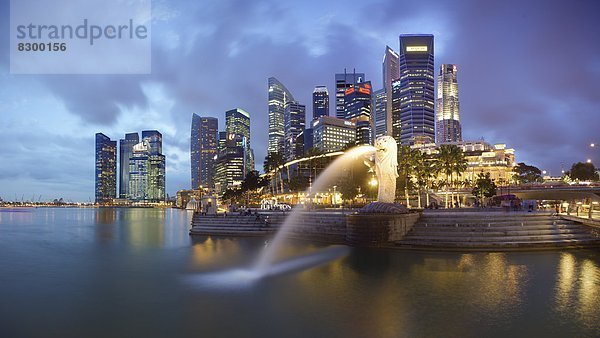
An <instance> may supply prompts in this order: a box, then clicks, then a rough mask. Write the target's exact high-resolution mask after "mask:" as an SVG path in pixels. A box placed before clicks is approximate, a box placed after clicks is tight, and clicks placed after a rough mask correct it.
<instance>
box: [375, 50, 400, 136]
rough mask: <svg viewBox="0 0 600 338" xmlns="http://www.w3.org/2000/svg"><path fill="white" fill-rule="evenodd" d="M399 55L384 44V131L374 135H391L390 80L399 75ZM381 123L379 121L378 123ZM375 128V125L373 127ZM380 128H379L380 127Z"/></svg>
mask: <svg viewBox="0 0 600 338" xmlns="http://www.w3.org/2000/svg"><path fill="white" fill-rule="evenodd" d="M399 58H400V56H399V55H398V53H396V51H394V50H393V49H392V48H391V47H390V46H385V54H384V55H383V63H382V68H383V69H382V70H383V71H382V74H383V90H384V92H385V93H386V99H385V103H386V108H385V111H384V113H385V128H386V130H385V133H384V132H382V131H381V130H380V133H379V134H377V131H375V133H376V135H378V136H381V135H392V82H393V81H394V80H396V79H398V78H399V77H400V65H399V62H400V60H399ZM376 121H377V120H376ZM380 125H381V123H380ZM375 129H377V127H375ZM380 129H381V128H380Z"/></svg>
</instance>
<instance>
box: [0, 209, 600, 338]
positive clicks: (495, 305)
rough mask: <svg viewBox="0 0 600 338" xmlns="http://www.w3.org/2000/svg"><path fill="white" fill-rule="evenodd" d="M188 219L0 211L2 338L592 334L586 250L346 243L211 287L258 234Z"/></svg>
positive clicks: (597, 272)
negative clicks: (319, 257)
mask: <svg viewBox="0 0 600 338" xmlns="http://www.w3.org/2000/svg"><path fill="white" fill-rule="evenodd" d="M190 220H191V214H189V213H187V212H186V211H182V210H175V209H164V210H160V209H134V208H131V209H125V208H123V209H119V208H100V209H93V208H89V209H76V208H55V209H53V208H38V209H20V210H15V209H0V302H1V303H2V306H0V336H1V337H42V336H43V337H47V336H60V337H114V336H119V337H137V336H145V337H165V336H168V337H316V336H322V337H334V336H335V337H418V336H434V337H442V336H444V337H447V336H460V337H477V336H486V337H505V336H546V337H566V336H577V337H593V336H596V335H597V333H598V332H600V253H599V252H598V250H571V251H541V252H509V253H461V252H412V251H391V250H372V249H356V248H349V249H348V250H350V252H349V254H347V255H345V256H344V257H342V258H338V259H334V260H332V261H331V262H328V263H324V264H319V265H315V266H314V267H312V268H311V267H309V268H306V267H307V266H306V264H305V262H301V261H295V263H297V264H304V265H305V266H304V267H303V268H302V269H288V268H287V267H286V268H285V269H283V267H281V268H282V270H281V271H282V273H277V274H273V275H271V276H268V277H267V278H263V279H259V280H254V281H253V282H251V283H247V284H240V283H235V284H234V285H231V286H230V287H226V286H223V287H215V285H198V284H197V283H193V279H194V277H195V276H198V275H205V274H207V273H210V272H218V271H229V273H231V274H236V273H238V274H239V276H238V277H239V278H249V279H252V276H247V275H245V273H246V272H244V271H237V272H235V268H236V267H240V266H249V265H251V264H253V262H254V261H255V259H256V257H257V255H258V253H259V252H260V251H261V250H262V249H263V248H264V246H265V239H264V238H227V237H197V238H196V237H194V238H191V237H189V235H188V229H189V225H190ZM322 250H329V247H328V246H326V245H316V244H311V243H307V242H288V243H286V245H285V246H284V247H282V248H281V251H282V253H281V254H282V255H283V256H288V257H309V258H310V257H313V256H311V253H315V252H322ZM331 250H332V252H334V251H335V250H337V249H335V248H332V249H331ZM315 257H316V256H315ZM228 269H229V270H228ZM217 277H218V276H217ZM228 278H229V277H228ZM190 280H191V281H192V282H191V283H190ZM203 282H204V283H211V281H210V280H207V279H203ZM212 283H221V284H222V279H220V278H215V279H214V280H213V281H212Z"/></svg>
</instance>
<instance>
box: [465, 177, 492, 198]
mask: <svg viewBox="0 0 600 338" xmlns="http://www.w3.org/2000/svg"><path fill="white" fill-rule="evenodd" d="M496 191H497V187H496V183H494V181H493V180H492V179H491V178H490V173H485V174H484V173H479V174H477V180H476V182H475V187H474V188H473V190H472V191H471V193H472V194H473V195H474V196H476V197H478V198H480V199H483V197H492V196H494V195H496Z"/></svg>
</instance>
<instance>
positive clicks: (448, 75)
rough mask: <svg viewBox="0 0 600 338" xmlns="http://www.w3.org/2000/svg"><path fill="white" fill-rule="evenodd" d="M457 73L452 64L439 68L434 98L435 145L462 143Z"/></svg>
mask: <svg viewBox="0 0 600 338" xmlns="http://www.w3.org/2000/svg"><path fill="white" fill-rule="evenodd" d="M457 72H458V68H457V67H456V65H454V64H442V65H441V66H440V73H439V75H438V89H437V98H436V141H437V143H448V142H460V141H462V130H461V126H460V104H459V101H458V81H457Z"/></svg>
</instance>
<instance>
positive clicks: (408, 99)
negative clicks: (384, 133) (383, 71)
mask: <svg viewBox="0 0 600 338" xmlns="http://www.w3.org/2000/svg"><path fill="white" fill-rule="evenodd" d="M433 62H434V59H433V35H400V53H399V68H400V77H399V78H398V79H397V80H394V81H392V135H393V136H394V138H396V140H397V141H398V140H399V141H400V143H401V144H405V145H414V144H428V143H434V142H435V109H434V99H435V96H434V64H433Z"/></svg>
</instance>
